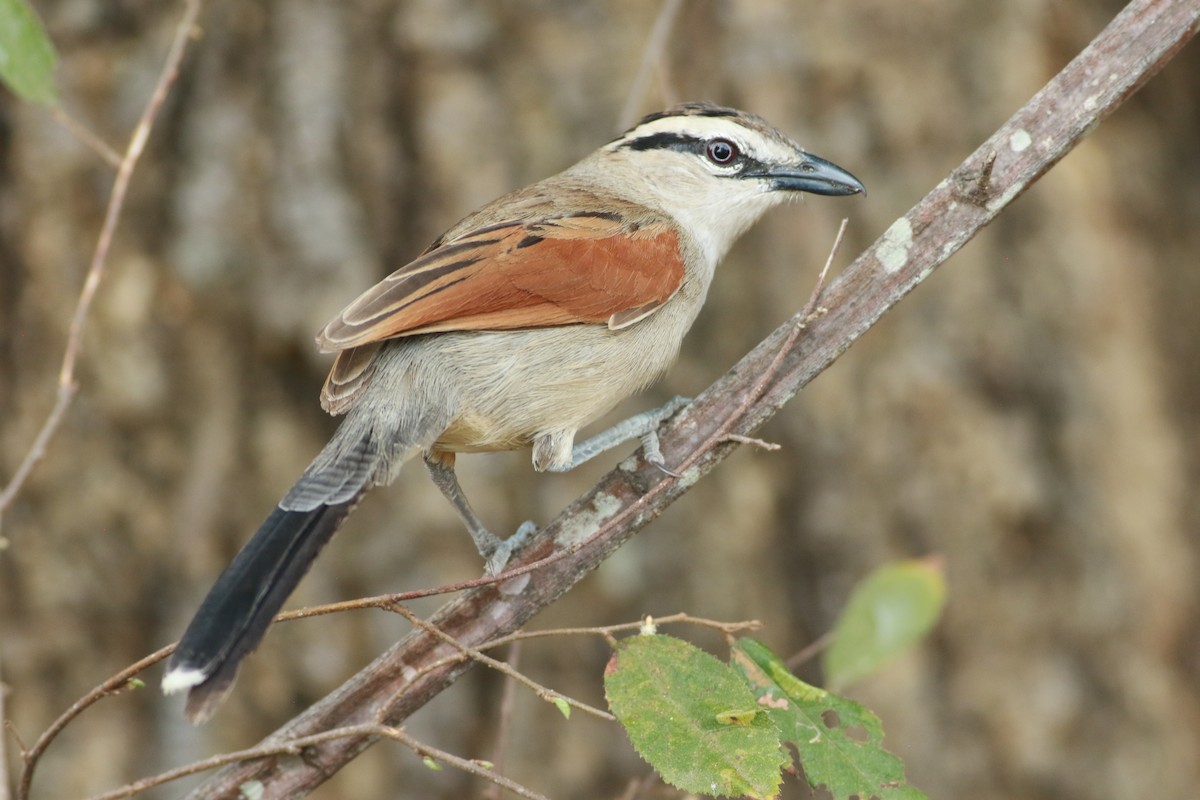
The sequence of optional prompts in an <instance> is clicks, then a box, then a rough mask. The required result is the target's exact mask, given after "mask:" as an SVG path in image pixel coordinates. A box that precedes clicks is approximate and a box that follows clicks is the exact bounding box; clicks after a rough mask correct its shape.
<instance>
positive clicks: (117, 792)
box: [88, 723, 549, 800]
mask: <svg viewBox="0 0 1200 800" xmlns="http://www.w3.org/2000/svg"><path fill="white" fill-rule="evenodd" d="M362 736H372V737H379V738H384V739H391V740H393V741H396V742H400V743H401V744H403V745H404V746H405V747H408V748H409V749H410V750H412V751H413V752H414V753H416V754H417V755H418V756H421V757H422V758H431V759H433V760H434V761H436V762H438V763H439V764H443V763H444V764H449V765H450V766H452V767H455V768H456V769H460V770H462V771H463V772H467V773H470V774H471V775H477V776H479V777H481V778H485V779H487V780H489V781H491V782H493V783H495V784H497V785H498V786H503V787H504V788H505V789H508V790H509V791H511V792H515V793H516V794H518V795H520V796H521V797H528V798H530V799H531V800H549V798H547V797H546V796H545V795H542V794H539V793H537V792H535V791H533V790H532V789H529V788H527V787H525V786H522V785H521V784H519V783H517V782H516V781H514V780H511V779H509V778H506V777H504V776H503V775H500V774H498V773H496V771H495V770H492V769H489V768H488V767H485V766H484V765H483V764H480V763H479V762H477V761H471V760H470V759H466V758H462V757H460V756H456V755H454V754H453V753H448V752H446V751H444V750H441V749H439V748H436V747H433V746H432V745H427V744H425V743H423V742H420V741H417V740H416V739H414V738H412V737H411V736H409V735H408V734H407V733H405V732H404V730H403V729H401V728H397V727H394V726H391V725H381V724H378V723H368V724H363V725H348V726H346V727H344V728H335V729H333V730H329V731H322V732H321V733H316V734H313V735H312V736H304V737H301V738H298V739H292V740H289V741H285V742H281V743H279V744H270V745H263V746H261V747H252V748H250V749H248V750H238V751H236V752H233V753H222V754H221V755H217V756H213V757H212V758H207V759H204V760H203V761H196V762H194V763H191V764H186V765H184V766H182V767H177V768H175V769H171V770H167V771H166V772H160V773H159V774H158V775H152V776H150V777H148V778H143V779H142V780H140V781H136V782H134V783H130V784H126V785H125V786H122V787H120V788H119V789H113V790H112V791H110V792H105V793H104V794H98V795H93V796H92V797H90V798H88V800H121V798H124V797H132V796H133V795H135V794H139V793H141V792H144V791H146V790H147V789H153V788H154V787H155V786H162V785H163V784H166V783H170V782H172V781H177V780H179V779H180V778H186V777H187V776H188V775H195V774H197V773H200V772H207V771H208V770H211V769H216V768H217V767H223V766H225V765H226V764H236V763H239V762H242V761H256V760H258V759H262V758H269V757H271V756H279V755H291V756H296V755H300V754H301V753H302V752H303V751H304V749H305V748H308V747H313V746H314V745H318V744H322V743H324V742H328V741H331V740H333V739H344V738H346V737H362Z"/></svg>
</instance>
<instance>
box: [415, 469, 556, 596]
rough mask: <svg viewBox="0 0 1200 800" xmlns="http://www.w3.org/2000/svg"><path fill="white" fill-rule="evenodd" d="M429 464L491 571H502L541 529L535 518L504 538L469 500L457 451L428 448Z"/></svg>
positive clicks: (433, 476)
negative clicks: (461, 481)
mask: <svg viewBox="0 0 1200 800" xmlns="http://www.w3.org/2000/svg"><path fill="white" fill-rule="evenodd" d="M425 466H426V468H427V469H428V470H429V477H430V478H432V479H433V483H434V485H435V486H437V487H438V489H440V490H441V492H442V494H443V495H445V497H446V499H447V500H449V501H450V505H452V506H454V510H455V511H457V512H458V516H459V517H460V518H461V519H462V521H463V524H464V525H466V526H467V532H468V533H470V534H471V539H472V540H474V542H475V549H476V550H478V551H479V555H481V556H482V557H483V560H484V562H485V564H486V566H487V572H488V574H489V575H499V574H500V572H501V571H502V570H503V569H504V565H505V564H507V563H508V559H509V558H510V557H511V556H512V554H513V551H514V550H516V549H518V548H519V547H520V546H521V545H522V544H524V543H525V539H527V538H528V537H529V534H531V533H533V532H534V531H535V530H537V525H536V524H534V523H533V522H524V523H522V524H521V527H519V528H517V530H516V532H515V533H514V534H513V535H512V536H510V537H508V538H507V539H501V538H500V537H499V536H496V534H494V533H492V532H491V531H489V530H488V529H487V526H485V525H484V524H483V520H481V519H480V518H479V515H478V514H476V513H475V509H473V508H471V504H470V503H469V502H468V501H467V496H466V494H464V493H463V490H462V486H461V485H459V483H458V475H456V474H455V472H454V453H445V452H436V453H433V452H426V453H425Z"/></svg>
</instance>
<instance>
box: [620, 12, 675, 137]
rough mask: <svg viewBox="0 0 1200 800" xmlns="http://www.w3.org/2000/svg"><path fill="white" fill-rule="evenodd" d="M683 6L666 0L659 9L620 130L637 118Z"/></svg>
mask: <svg viewBox="0 0 1200 800" xmlns="http://www.w3.org/2000/svg"><path fill="white" fill-rule="evenodd" d="M682 7H683V0H664V2H663V4H662V8H660V9H659V10H658V18H657V19H655V20H654V27H653V28H651V29H650V36H649V38H647V39H646V45H645V47H643V48H642V60H641V62H640V63H639V64H638V71H637V74H636V75H634V76H633V83H632V84H631V85H630V87H629V94H628V96H626V98H625V105H624V106H623V107H622V108H621V116H619V117H618V118H617V129H618V130H622V131H623V130H625V129H626V128H628V127H629V126H630V125H632V124H633V123H634V122H635V121H636V120H637V118H638V106H640V105H641V104H642V99H643V98H644V97H645V95H646V85H647V84H649V83H650V75H651V73H653V72H654V69H655V68H656V67H658V66H659V65H660V64H661V63H662V60H663V53H664V51H665V50H666V49H667V40H668V39H669V38H670V37H671V29H672V28H673V27H675V18H676V17H678V16H679V9H680V8H682Z"/></svg>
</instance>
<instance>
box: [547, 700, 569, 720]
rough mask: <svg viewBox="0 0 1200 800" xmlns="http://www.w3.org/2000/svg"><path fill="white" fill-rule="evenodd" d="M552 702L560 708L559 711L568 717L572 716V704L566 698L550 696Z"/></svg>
mask: <svg viewBox="0 0 1200 800" xmlns="http://www.w3.org/2000/svg"><path fill="white" fill-rule="evenodd" d="M550 702H551V703H554V707H555V708H557V709H558V713H560V714H562V715H563V716H564V717H566V718H567V719H570V718H571V704H570V703H568V702H567V701H566V698H563V697H558V696H557V695H555V696H554V697H551V698H550Z"/></svg>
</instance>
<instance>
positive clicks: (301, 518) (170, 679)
mask: <svg viewBox="0 0 1200 800" xmlns="http://www.w3.org/2000/svg"><path fill="white" fill-rule="evenodd" d="M361 496H362V494H361V492H360V493H359V495H358V496H356V497H353V498H352V499H350V500H348V501H347V502H344V503H338V504H335V505H319V506H317V507H316V508H314V509H312V510H310V511H285V510H283V509H281V508H276V509H275V510H274V511H273V512H271V515H270V516H269V517H267V519H266V521H265V522H263V524H262V525H261V526H260V527H259V529H258V531H257V532H256V533H255V534H254V536H253V537H251V539H250V541H249V542H247V543H246V546H245V547H243V548H242V549H241V551H240V552H239V553H238V554H237V555H236V556H235V557H234V559H233V562H232V563H231V564H230V565H229V566H228V567H226V569H225V571H224V572H223V573H221V577H219V578H218V579H217V582H216V583H215V584H214V585H213V587H212V589H211V590H209V593H208V596H207V597H205V598H204V602H203V603H201V605H200V609H199V610H198V611H197V612H196V616H195V617H193V618H192V621H191V623H190V624H189V625H188V627H187V630H186V631H185V632H184V634H183V638H182V639H181V640H180V642H179V646H178V648H176V650H175V653H174V654H173V655H172V656H171V660H170V662H169V663H168V665H167V676H166V677H165V678H164V680H163V688H164V690H167V691H174V690H176V689H181V688H185V687H190V690H189V692H188V702H187V709H186V711H185V713H186V714H187V717H188V719H190V720H192V721H193V722H202V721H203V720H205V719H207V718H208V717H210V716H211V715H212V713H213V712H214V711H215V710H216V708H217V706H219V705H220V703H221V701H222V700H223V699H224V697H225V695H226V694H227V693H228V692H229V689H230V688H231V687H232V685H233V679H234V678H235V677H236V675H237V670H238V665H239V664H240V663H241V660H242V659H243V658H245V657H246V656H247V655H248V654H249V653H250V652H251V651H252V650H254V648H256V647H257V646H258V643H259V642H260V641H262V638H263V635H264V634H265V633H266V631H267V627H268V626H269V625H270V624H271V620H272V619H273V618H274V617H275V614H276V613H277V612H278V611H279V609H280V608H281V607H282V606H283V604H284V602H286V601H287V598H288V596H289V595H291V593H292V590H293V589H295V588H296V584H298V583H300V579H301V578H303V577H304V574H305V573H306V572H308V568H309V567H310V566H311V565H312V562H313V559H315V558H316V557H317V554H318V553H319V552H320V551H321V548H323V547H324V546H325V544H326V543H327V542H328V541H329V539H330V538H331V537H332V536H333V534H334V533H335V532H336V531H337V529H338V527H339V526H340V525H341V522H342V520H343V519H345V518H346V515H348V514H349V513H350V512H351V511H352V510H353V509H354V506H355V505H357V504H358V501H359V499H360V498H361Z"/></svg>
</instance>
